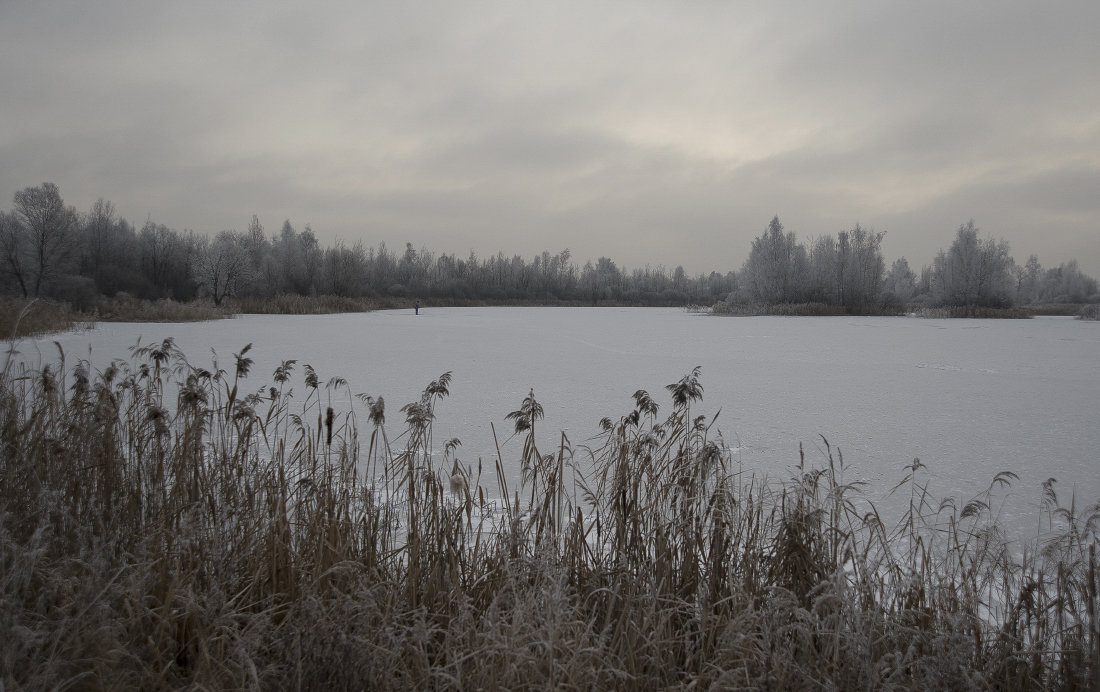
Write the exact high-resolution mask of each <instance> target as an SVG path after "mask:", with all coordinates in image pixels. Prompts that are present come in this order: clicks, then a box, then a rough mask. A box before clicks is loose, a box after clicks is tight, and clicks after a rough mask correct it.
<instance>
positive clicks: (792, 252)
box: [741, 216, 809, 304]
mask: <svg viewBox="0 0 1100 692" xmlns="http://www.w3.org/2000/svg"><path fill="white" fill-rule="evenodd" d="M808 283H809V260H808V257H807V254H806V248H805V247H803V246H802V244H800V243H799V242H798V238H797V237H796V236H795V234H794V233H793V232H790V233H784V229H783V224H782V223H780V222H779V217H778V216H775V217H773V218H772V220H771V222H770V223H769V224H768V228H767V230H765V231H764V232H763V233H762V234H761V235H760V236H758V237H757V238H756V239H755V240H753V241H752V249H751V250H750V251H749V257H748V259H746V260H745V264H744V266H743V267H742V269H741V286H742V289H743V290H744V291H745V294H746V296H745V297H746V298H747V299H748V300H749V301H751V302H759V303H765V304H777V303H795V302H801V301H802V300H805V297H806V293H807V291H806V289H807V287H808Z"/></svg>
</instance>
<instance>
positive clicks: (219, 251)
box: [195, 231, 252, 305]
mask: <svg viewBox="0 0 1100 692" xmlns="http://www.w3.org/2000/svg"><path fill="white" fill-rule="evenodd" d="M244 246H245V243H244V242H243V241H242V239H241V238H240V237H239V236H237V234H235V233H233V232H232V231H222V232H221V233H219V234H218V236H217V237H216V238H215V239H214V240H213V242H210V243H208V244H205V246H204V247H203V248H202V249H201V251H200V253H199V261H198V262H197V263H196V265H195V276H196V280H197V282H198V284H199V286H200V287H201V288H202V290H204V291H206V292H207V293H209V294H210V297H211V298H212V299H213V301H214V305H221V304H222V301H224V300H225V299H226V298H228V297H230V296H234V295H237V293H238V291H239V290H240V288H241V287H242V286H243V285H245V284H246V283H247V282H248V281H249V279H250V272H251V271H252V265H251V262H249V258H248V253H247V251H246V250H245V247H244Z"/></svg>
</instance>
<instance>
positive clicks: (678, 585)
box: [0, 340, 1100, 690]
mask: <svg viewBox="0 0 1100 692" xmlns="http://www.w3.org/2000/svg"><path fill="white" fill-rule="evenodd" d="M249 353H250V350H249V348H247V347H246V348H244V349H242V350H241V352H239V353H237V354H235V355H234V356H233V358H232V359H231V360H230V362H229V363H228V366H227V367H220V366H219V365H218V364H216V363H215V364H212V365H207V366H197V365H193V364H192V363H190V362H189V361H188V360H187V359H186V357H185V356H184V354H182V353H180V352H179V350H178V349H177V348H176V347H175V345H174V344H173V342H172V341H170V340H166V341H164V342H161V343H157V344H152V345H149V346H145V347H141V348H135V349H134V351H133V353H132V354H131V356H130V357H129V358H128V359H124V360H117V361H115V362H113V363H112V364H111V365H109V366H108V367H107V368H106V369H104V370H103V371H102V372H96V373H93V372H91V371H90V369H89V366H88V364H87V363H84V362H78V363H75V364H73V365H72V367H71V368H69V367H68V366H67V364H66V363H65V361H64V354H60V356H59V360H58V362H57V363H56V364H53V365H48V366H45V367H43V368H42V369H41V370H35V371H29V370H19V369H17V368H15V367H13V366H12V365H11V364H10V363H8V364H7V365H6V366H5V369H4V371H3V374H2V381H0V441H2V448H0V481H2V482H0V686H2V687H3V688H4V689H39V688H57V689H73V688H79V689H106V688H110V689H118V688H140V689H151V690H152V689H168V688H179V687H196V688H209V689H222V688H248V689H409V688H445V689H453V688H507V689H530V688H537V689H543V688H560V689H567V688H581V689H594V688H595V689H605V688H606V689H616V688H618V689H660V688H693V687H716V688H721V689H868V690H869V689H876V690H877V689H1022V690H1028V689H1067V690H1074V689H1100V628H1098V624H1100V621H1098V619H1097V607H1098V606H1100V602H1098V597H1097V588H1098V585H1100V581H1098V576H1097V559H1096V543H1097V538H1096V533H1095V530H1096V526H1097V519H1098V512H1097V507H1095V506H1093V507H1089V508H1087V509H1082V508H1081V507H1078V506H1077V504H1076V502H1073V501H1071V502H1070V503H1068V505H1067V504H1065V503H1060V502H1059V499H1058V497H1057V496H1056V494H1055V492H1054V488H1053V484H1052V483H1051V484H1047V485H1046V486H1044V488H1043V489H1042V493H1043V495H1042V500H1043V507H1044V512H1045V521H1046V528H1047V529H1049V534H1048V535H1047V536H1046V537H1045V538H1044V540H1043V541H1041V542H1039V543H1036V544H1034V545H1030V546H1019V545H1014V544H1011V543H1009V542H1008V541H1007V540H1006V539H1005V538H1004V536H1003V534H1002V531H1001V530H1000V529H999V528H998V525H997V522H996V507H997V503H998V501H999V500H998V499H999V498H1000V497H1002V493H1003V490H1004V487H1005V486H1006V485H1007V484H1008V483H1010V482H1011V481H1012V480H1013V476H1012V474H1010V473H1003V474H999V475H998V476H997V477H995V478H994V479H992V480H991V484H990V487H989V490H988V492H986V493H983V494H982V495H981V496H979V497H976V498H973V499H971V500H970V501H968V502H966V503H965V504H961V506H958V505H956V504H955V503H953V502H950V501H942V502H941V501H937V500H935V499H933V498H931V497H930V496H929V494H928V492H927V488H926V485H925V483H924V481H923V479H924V477H925V473H926V471H925V470H924V469H923V467H922V466H921V464H920V462H919V461H914V462H913V464H912V465H911V466H910V467H909V468H908V469H907V470H906V472H905V474H904V476H903V478H901V480H900V482H899V484H898V486H897V487H896V488H895V489H894V493H895V494H896V495H897V496H898V497H900V498H901V499H902V500H903V501H904V503H905V504H906V506H907V510H906V511H905V513H904V516H903V518H902V520H901V521H900V522H898V523H896V524H890V525H888V524H887V523H886V522H884V521H883V520H882V519H881V517H880V514H879V513H878V512H877V511H876V510H875V508H874V506H873V505H872V504H871V503H870V502H868V501H867V500H866V497H865V495H864V492H863V491H864V489H863V488H862V487H861V486H860V484H858V483H854V482H849V481H847V480H845V477H844V464H843V458H842V456H841V455H840V454H839V453H836V452H834V451H833V450H831V449H829V448H828V445H827V443H825V448H826V449H827V450H828V454H827V457H828V458H827V461H826V462H824V463H823V464H822V465H821V466H820V467H819V468H813V467H810V466H808V465H807V464H806V463H805V462H804V461H802V460H799V461H798V463H797V465H796V466H795V467H794V472H793V473H792V475H791V477H790V478H788V479H785V480H779V481H769V480H764V479H759V478H754V477H745V476H744V475H743V474H741V473H740V471H739V469H738V466H737V464H736V460H735V459H734V458H733V457H732V456H731V453H730V451H729V448H728V447H727V446H726V445H725V443H724V442H723V439H722V436H721V434H720V433H719V432H718V430H717V428H716V426H715V421H714V420H713V419H708V418H706V417H703V416H701V415H699V412H698V410H697V409H698V408H699V406H700V403H699V402H700V400H701V397H702V393H703V388H702V384H701V382H700V373H699V371H698V369H696V370H693V371H692V372H690V373H688V374H687V375H685V377H684V378H682V379H681V380H680V381H678V382H676V383H673V384H670V385H669V387H668V391H667V392H666V393H665V394H667V397H668V398H669V399H670V400H671V401H670V403H669V404H667V405H666V406H667V409H668V410H667V413H662V412H661V408H660V407H659V405H658V403H657V401H656V400H655V399H654V398H653V397H651V396H650V394H648V393H647V392H644V391H639V392H636V393H635V394H634V406H633V408H632V410H631V411H629V413H627V415H625V416H621V417H617V418H607V419H604V420H603V421H601V422H600V430H601V431H602V432H601V433H600V434H599V435H598V436H597V437H595V438H593V439H592V440H588V441H585V442H584V443H579V442H578V443H577V444H574V442H573V441H571V440H569V439H568V438H567V437H566V436H565V435H564V434H563V435H561V436H559V437H556V438H555V439H556V441H555V443H554V445H553V448H551V449H542V448H540V447H539V445H538V443H537V440H538V439H542V437H545V436H542V437H538V438H537V437H536V434H535V432H536V428H538V429H539V430H540V431H541V425H542V423H541V422H540V421H541V420H542V406H541V405H540V404H539V402H538V401H537V399H536V398H535V395H534V393H533V392H532V393H531V394H530V395H529V396H528V397H526V398H525V399H524V401H522V402H521V403H520V405H519V407H518V408H517V409H516V411H514V412H513V413H512V414H510V415H509V416H508V418H507V421H506V424H507V425H509V426H511V428H512V430H509V431H507V432H508V433H509V434H510V437H509V438H508V439H504V440H501V442H500V444H498V450H499V451H498V453H497V456H496V457H495V458H493V459H489V460H487V462H486V461H485V460H478V461H476V462H468V463H467V462H463V461H461V460H460V459H459V457H458V454H459V453H460V452H461V443H460V441H458V440H455V439H451V440H436V439H434V437H433V420H434V418H435V411H436V409H437V407H438V406H440V405H444V404H445V399H446V397H447V395H448V389H449V386H450V375H449V374H444V375H441V376H440V377H439V378H437V379H436V380H434V381H432V382H431V383H429V384H428V386H427V387H426V388H425V390H424V393H423V395H422V397H421V398H420V399H419V400H418V401H416V402H412V403H409V404H407V405H405V406H404V407H402V408H401V409H400V416H398V418H400V419H401V424H400V425H399V426H397V427H399V428H400V429H401V432H399V433H397V434H396V435H392V434H391V432H390V425H392V421H390V422H388V421H387V414H390V413H391V411H390V410H388V409H387V407H386V404H385V402H384V400H383V399H382V398H381V397H378V398H374V397H367V396H360V395H355V394H353V393H352V391H351V389H350V387H349V385H348V384H347V383H346V382H345V381H343V380H342V379H340V378H338V377H335V378H331V379H329V380H327V381H324V380H323V379H322V378H321V377H320V376H319V375H318V373H316V372H315V371H314V370H313V369H312V368H310V367H309V366H308V365H299V364H298V363H295V362H294V361H287V362H285V363H282V364H281V365H280V366H279V367H278V368H277V369H276V370H275V372H274V373H273V374H272V375H271V377H270V378H269V379H268V378H265V381H264V382H263V383H262V384H250V382H252V380H251V379H250V376H251V375H252V373H251V370H252V361H251V360H250V358H249ZM661 398H664V397H661ZM356 411H359V412H360V413H359V414H357V413H356ZM359 415H363V418H364V419H363V420H360V419H359ZM390 418H393V416H392V415H391V416H390ZM504 432H505V431H503V430H502V431H501V437H503V436H504V435H503V433H504ZM498 439H499V438H498ZM792 461H795V460H792ZM512 464H518V465H519V466H520V468H521V469H522V475H521V478H520V480H519V481H518V482H517V485H515V486H510V485H509V483H508V481H507V478H508V477H509V476H508V475H507V474H505V473H504V468H505V466H506V465H512Z"/></svg>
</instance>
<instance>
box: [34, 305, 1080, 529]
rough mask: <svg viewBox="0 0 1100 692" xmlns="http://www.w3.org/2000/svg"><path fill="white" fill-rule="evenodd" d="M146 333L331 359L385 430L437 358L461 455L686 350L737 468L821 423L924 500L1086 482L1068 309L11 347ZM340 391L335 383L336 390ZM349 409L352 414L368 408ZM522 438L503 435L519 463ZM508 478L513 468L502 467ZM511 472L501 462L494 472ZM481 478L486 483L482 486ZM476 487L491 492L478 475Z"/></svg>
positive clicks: (550, 313)
mask: <svg viewBox="0 0 1100 692" xmlns="http://www.w3.org/2000/svg"><path fill="white" fill-rule="evenodd" d="M139 337H140V338H141V339H142V340H143V343H148V342H150V341H160V340H162V339H164V338H165V337H173V338H174V339H175V340H176V343H177V344H178V345H179V346H180V347H181V348H182V349H183V351H184V352H185V353H186V354H187V356H188V359H189V360H190V361H191V362H192V363H193V364H195V365H199V366H204V367H209V365H210V352H211V349H213V350H214V351H216V353H217V354H218V357H219V360H220V362H221V365H222V367H226V368H229V367H231V366H232V362H233V361H232V354H233V353H235V352H237V351H239V350H240V349H241V347H243V346H244V345H245V344H247V343H252V344H253V350H252V352H251V353H250V355H251V356H253V358H254V359H255V361H256V365H255V366H254V369H253V373H252V375H251V377H250V378H249V382H250V383H251V385H250V386H249V387H246V389H252V390H256V389H260V388H261V387H264V388H266V386H267V385H268V384H270V383H271V379H270V378H271V373H272V371H273V370H274V368H275V367H276V366H277V365H278V364H279V363H280V362H281V361H283V360H287V359H292V358H293V359H297V361H298V365H297V367H296V369H295V372H294V376H293V378H292V383H293V384H294V386H295V389H296V393H297V395H298V397H299V398H301V397H302V396H304V385H303V379H302V378H303V372H302V365H303V364H305V363H309V364H311V365H312V366H313V367H314V368H315V369H316V370H317V373H318V375H319V376H320V379H321V382H322V383H323V382H325V381H327V380H328V379H329V378H330V377H332V376H335V375H339V376H341V377H343V378H344V379H346V380H347V381H348V383H349V384H350V387H351V390H352V392H355V393H360V392H362V393H365V394H369V395H371V396H379V395H381V396H384V397H385V399H386V426H387V429H388V430H389V432H390V438H391V440H392V439H393V438H394V437H396V436H397V434H398V433H399V432H400V431H401V430H403V428H404V416H403V414H402V413H401V411H400V407H401V406H402V405H404V404H406V403H409V402H412V401H416V400H417V399H418V398H419V393H420V391H421V390H422V389H423V388H424V386H425V385H427V384H428V382H430V381H431V380H433V379H435V378H436V377H438V376H439V375H440V374H442V373H443V372H446V371H452V372H453V378H454V379H453V381H452V383H451V396H450V397H449V398H448V399H445V400H444V401H443V403H442V404H441V406H440V408H439V410H438V414H439V418H438V421H437V424H436V428H435V435H434V438H435V440H436V441H437V442H438V443H440V444H442V441H443V440H446V439H449V438H451V437H458V438H459V439H461V440H462V446H461V448H460V449H459V457H460V458H461V459H462V460H463V462H464V463H471V464H474V465H475V466H476V463H477V459H478V457H479V456H480V457H483V458H484V460H485V464H486V469H487V470H488V469H491V468H492V459H493V458H494V457H495V451H494V445H493V438H492V433H491V430H490V427H489V424H490V422H492V423H493V424H495V426H496V430H497V433H498V435H499V436H500V438H501V441H502V442H504V440H505V438H507V437H508V436H509V434H510V430H511V425H510V424H509V423H510V422H509V421H506V420H505V416H506V415H507V414H508V413H509V412H510V411H513V410H515V409H517V408H519V405H520V402H521V401H522V400H523V398H524V396H526V395H527V393H528V390H530V389H532V388H533V389H534V392H535V396H536V398H537V399H538V400H539V402H540V403H542V405H543V406H544V408H545V410H546V418H545V420H544V421H543V422H542V423H541V434H540V446H541V448H542V450H543V452H544V453H547V452H550V451H552V450H556V448H557V443H558V440H559V435H560V431H561V430H564V431H565V432H566V434H567V435H568V436H569V439H570V440H571V442H572V443H573V444H574V445H575V446H576V445H580V444H583V443H584V442H585V441H586V440H587V439H588V438H590V437H591V436H593V435H595V434H596V433H597V432H598V431H599V425H598V424H599V420H600V419H601V418H603V417H605V416H607V417H610V418H612V419H618V418H619V417H620V416H624V415H626V414H628V413H629V412H630V411H631V410H632V408H633V400H632V399H631V395H632V394H633V393H634V392H635V390H637V389H645V390H648V391H649V392H650V394H651V396H652V397H653V398H654V400H656V401H657V402H658V403H659V404H660V405H661V407H662V409H661V414H664V413H667V412H668V410H669V409H670V408H671V402H670V399H669V398H668V396H667V394H668V393H667V392H666V391H665V388H664V387H665V385H667V384H669V383H673V382H676V381H677V380H679V379H680V378H681V377H683V376H684V375H685V374H687V373H688V372H690V371H691V369H692V368H693V367H694V366H696V365H699V366H702V379H701V382H702V384H703V387H704V390H705V391H704V399H703V402H702V405H701V406H700V405H696V407H693V412H697V413H702V414H706V415H707V416H708V419H709V417H710V416H712V415H713V414H715V413H716V412H718V410H719V409H721V415H720V416H719V418H718V422H717V427H718V428H719V429H720V430H721V432H722V433H723V435H724V437H725V438H726V441H727V443H728V444H729V445H730V446H731V447H734V448H737V450H736V451H735V458H739V459H740V461H741V462H742V463H743V464H744V467H745V468H746V469H750V470H753V471H757V472H760V473H767V474H769V475H772V476H783V477H786V476H787V475H788V474H789V470H790V468H791V467H792V466H794V465H795V464H796V463H797V461H798V447H799V443H803V444H804V446H805V449H806V457H807V461H808V462H809V463H811V464H821V463H824V461H825V457H824V455H823V453H822V452H821V451H820V450H821V449H822V444H821V437H820V436H821V435H824V436H825V437H826V438H828V440H829V442H830V443H831V444H832V446H833V447H834V449H835V448H839V449H840V450H841V451H842V452H843V455H844V460H845V464H846V467H847V472H846V478H847V479H848V480H856V479H864V480H868V481H870V482H871V484H872V496H876V497H877V496H881V495H882V494H884V493H885V492H886V491H887V490H889V488H890V487H891V486H893V485H894V484H895V483H896V482H897V481H899V480H900V479H901V478H902V475H903V467H904V466H906V465H907V464H909V463H911V462H912V460H913V458H914V457H919V458H920V459H921V461H922V462H923V463H924V464H925V465H926V466H927V467H928V473H929V477H930V478H931V479H932V482H931V487H932V490H933V492H934V493H935V495H936V497H937V499H939V498H942V497H944V496H947V495H951V496H955V497H957V498H958V499H960V500H962V501H965V500H967V499H969V498H970V497H972V496H973V495H975V494H976V493H978V492H980V491H982V490H984V489H985V488H986V487H987V486H988V484H989V481H990V479H992V477H993V476H994V475H995V474H996V473H998V472H999V471H1013V472H1015V473H1017V474H1018V475H1019V476H1020V480H1019V481H1018V482H1017V483H1016V484H1015V487H1014V491H1013V493H1012V499H1011V500H1010V502H1009V503H1007V504H1006V506H1005V512H1006V514H1007V515H1008V516H1006V517H1005V518H1006V520H1008V522H1009V523H1014V524H1016V525H1017V526H1020V527H1026V526H1032V527H1034V526H1035V521H1036V515H1037V505H1038V498H1039V489H1040V484H1041V483H1042V482H1043V481H1044V480H1046V479H1047V478H1051V477H1053V478H1056V479H1057V480H1058V484H1057V485H1056V489H1057V490H1058V491H1059V495H1060V497H1062V498H1063V500H1064V501H1068V499H1069V495H1070V493H1071V492H1073V490H1074V489H1076V492H1077V496H1078V502H1079V506H1080V505H1082V504H1091V503H1092V502H1094V501H1095V500H1097V499H1098V498H1100V478H1098V474H1097V470H1098V468H1100V455H1098V450H1100V323H1097V322H1082V321H1079V320H1074V319H1071V318H1057V317H1051V318H1037V319H1032V320H929V319H916V318H883V317H870V318H860V317H824V318H811V317H798V318H783V317H710V316H702V315H696V314H690V313H687V312H684V311H682V310H677V309H654V308H446V309H442V308H435V309H425V310H421V314H420V315H419V316H414V315H413V313H412V311H411V310H408V311H383V312H375V313H367V314H352V315H323V316H260V315H249V316H242V317H238V318H236V319H232V320H222V321H214V322H203V323H197V324H196V323H192V324H149V323H144V324H106V323H105V324H101V325H99V326H98V327H96V328H94V329H91V330H88V331H81V332H73V333H66V334H61V335H54V336H52V337H49V338H46V339H42V340H39V341H24V342H22V343H20V345H19V350H20V352H21V358H22V359H24V360H25V361H28V362H30V363H39V362H44V361H52V360H56V357H57V351H56V348H55V347H54V346H53V344H52V343H51V342H53V341H57V342H58V343H59V344H60V345H61V346H62V348H63V349H64V350H65V353H66V357H67V360H68V365H69V366H70V367H71V366H72V364H74V363H75V362H76V360H77V359H79V358H84V359H88V360H90V361H91V363H92V365H93V367H94V368H96V369H101V368H102V367H103V365H104V364H105V363H106V362H108V361H109V360H110V359H112V358H119V357H121V358H126V357H128V355H129V352H128V348H129V347H130V346H132V345H133V344H134V343H135V342H136V341H137V340H138V338H139ZM337 398H338V399H339V400H340V401H346V395H344V394H341V395H340V396H339V397H337ZM360 424H361V427H363V428H364V429H365V428H366V426H367V423H366V416H365V415H361V416H360ZM520 453H521V445H520V444H518V443H517V442H515V441H513V442H512V443H510V444H507V445H506V446H505V451H504V456H505V463H506V465H507V464H509V463H510V464H512V465H513V466H515V465H516V461H515V460H516V459H518V457H519V455H520ZM508 472H509V473H514V474H515V475H516V476H517V477H518V473H519V471H518V468H510V469H508ZM509 482H510V484H513V487H514V484H515V478H512V479H510V480H509ZM490 487H492V484H491V483H490ZM487 489H488V488H487Z"/></svg>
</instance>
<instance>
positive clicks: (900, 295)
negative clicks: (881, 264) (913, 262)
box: [882, 257, 917, 303]
mask: <svg viewBox="0 0 1100 692" xmlns="http://www.w3.org/2000/svg"><path fill="white" fill-rule="evenodd" d="M882 293H883V299H884V300H885V301H887V302H890V303H907V302H909V301H910V300H912V299H913V296H915V295H916V294H917V275H916V274H914V273H913V270H912V269H910V268H909V261H908V260H907V259H905V258H904V257H899V258H898V259H896V260H894V263H893V264H892V265H890V271H889V272H888V273H887V274H886V278H885V279H884V280H883V286H882Z"/></svg>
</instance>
